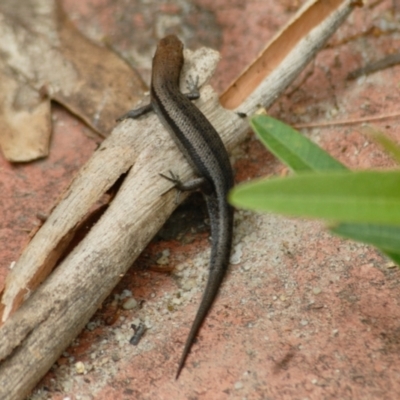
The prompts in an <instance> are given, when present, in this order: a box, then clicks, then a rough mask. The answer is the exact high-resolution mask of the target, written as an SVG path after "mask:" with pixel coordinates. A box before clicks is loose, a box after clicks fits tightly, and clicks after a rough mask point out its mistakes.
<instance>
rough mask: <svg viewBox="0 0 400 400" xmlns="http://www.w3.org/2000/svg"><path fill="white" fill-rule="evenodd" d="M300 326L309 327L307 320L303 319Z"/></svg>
mask: <svg viewBox="0 0 400 400" xmlns="http://www.w3.org/2000/svg"><path fill="white" fill-rule="evenodd" d="M300 324H301V325H303V326H306V325H308V321H307V320H305V319H302V320H301V321H300Z"/></svg>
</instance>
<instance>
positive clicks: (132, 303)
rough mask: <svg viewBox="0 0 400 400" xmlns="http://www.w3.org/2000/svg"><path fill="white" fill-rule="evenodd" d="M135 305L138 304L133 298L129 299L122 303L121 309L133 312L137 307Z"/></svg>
mask: <svg viewBox="0 0 400 400" xmlns="http://www.w3.org/2000/svg"><path fill="white" fill-rule="evenodd" d="M137 305H138V302H137V301H136V300H135V299H134V298H133V297H130V298H128V299H127V300H126V301H124V303H123V304H122V308H123V309H124V310H133V309H134V308H136V307H137Z"/></svg>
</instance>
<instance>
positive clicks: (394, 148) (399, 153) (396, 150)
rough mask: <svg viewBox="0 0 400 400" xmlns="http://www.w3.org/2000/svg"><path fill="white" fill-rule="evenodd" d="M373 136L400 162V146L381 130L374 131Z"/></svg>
mask: <svg viewBox="0 0 400 400" xmlns="http://www.w3.org/2000/svg"><path fill="white" fill-rule="evenodd" d="M373 138H374V139H375V140H376V141H377V142H378V143H379V144H380V145H381V146H382V147H383V148H384V149H385V150H386V151H387V152H388V153H389V154H390V155H391V156H392V157H393V158H394V159H395V160H396V161H397V162H398V163H400V147H399V146H398V145H397V144H396V143H395V142H393V141H392V140H391V139H389V138H388V137H387V136H386V135H384V134H382V133H380V132H379V131H374V133H373Z"/></svg>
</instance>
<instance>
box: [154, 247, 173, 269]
mask: <svg viewBox="0 0 400 400" xmlns="http://www.w3.org/2000/svg"><path fill="white" fill-rule="evenodd" d="M170 254H171V251H170V250H169V249H165V250H163V252H162V253H161V257H159V258H158V260H157V261H156V263H157V264H158V265H168V264H169V256H170Z"/></svg>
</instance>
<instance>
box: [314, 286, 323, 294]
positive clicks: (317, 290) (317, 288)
mask: <svg viewBox="0 0 400 400" xmlns="http://www.w3.org/2000/svg"><path fill="white" fill-rule="evenodd" d="M312 291H313V293H314V294H320V293H321V288H319V287H315V288H313V290H312Z"/></svg>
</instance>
